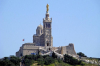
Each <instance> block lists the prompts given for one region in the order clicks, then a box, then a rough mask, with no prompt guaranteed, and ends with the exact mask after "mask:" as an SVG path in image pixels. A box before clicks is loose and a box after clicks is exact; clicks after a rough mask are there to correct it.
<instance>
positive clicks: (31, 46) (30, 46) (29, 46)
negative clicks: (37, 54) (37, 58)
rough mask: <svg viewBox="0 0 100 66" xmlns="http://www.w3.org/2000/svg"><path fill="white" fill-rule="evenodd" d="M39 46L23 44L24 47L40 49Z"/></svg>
mask: <svg viewBox="0 0 100 66" xmlns="http://www.w3.org/2000/svg"><path fill="white" fill-rule="evenodd" d="M38 48H39V46H34V45H33V44H27V45H24V46H23V49H38Z"/></svg>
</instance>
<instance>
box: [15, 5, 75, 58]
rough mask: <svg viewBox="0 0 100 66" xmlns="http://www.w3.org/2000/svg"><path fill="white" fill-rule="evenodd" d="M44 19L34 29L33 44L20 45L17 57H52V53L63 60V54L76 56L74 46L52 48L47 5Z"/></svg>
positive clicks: (50, 21)
mask: <svg viewBox="0 0 100 66" xmlns="http://www.w3.org/2000/svg"><path fill="white" fill-rule="evenodd" d="M46 7H47V10H46V14H45V18H43V26H42V25H41V24H40V25H39V26H38V27H37V29H36V34H34V35H33V43H25V44H22V46H21V47H20V49H19V51H17V52H16V56H17V57H21V56H25V55H31V54H34V55H36V54H40V55H50V56H51V55H52V53H53V52H54V53H55V54H56V55H57V57H60V58H63V55H64V54H69V55H71V56H77V54H76V52H75V50H74V44H72V43H70V44H69V45H68V46H61V47H53V37H52V18H49V12H48V11H49V5H48V4H47V6H46Z"/></svg>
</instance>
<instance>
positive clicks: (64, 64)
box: [31, 61, 98, 66]
mask: <svg viewBox="0 0 100 66" xmlns="http://www.w3.org/2000/svg"><path fill="white" fill-rule="evenodd" d="M83 63H84V62H83ZM84 64H85V65H84V66H98V65H94V64H87V63H84ZM31 66H41V65H38V63H37V61H35V62H34V63H33V64H32V65H31ZM43 66H74V65H70V64H68V63H64V62H62V63H59V62H57V61H56V62H55V63H52V64H50V65H43ZM76 66H82V65H76Z"/></svg>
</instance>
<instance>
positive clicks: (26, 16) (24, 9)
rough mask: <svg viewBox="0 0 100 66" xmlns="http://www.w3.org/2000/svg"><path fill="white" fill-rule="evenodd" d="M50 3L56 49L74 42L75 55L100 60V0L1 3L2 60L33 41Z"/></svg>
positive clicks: (0, 48) (15, 1)
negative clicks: (81, 54) (81, 53)
mask: <svg viewBox="0 0 100 66" xmlns="http://www.w3.org/2000/svg"><path fill="white" fill-rule="evenodd" d="M47 3H48V4H49V14H50V18H51V17H52V36H53V46H56V47H58V46H67V45H68V44H69V43H73V44H74V47H75V51H76V52H83V53H84V54H86V55H87V56H88V57H96V58H100V0H0V58H3V57H5V56H7V57H8V56H10V55H15V53H16V51H18V50H19V48H20V47H21V46H22V44H24V43H27V42H30V43H32V42H33V41H32V40H33V38H32V36H33V34H35V33H36V28H37V26H38V25H39V24H40V23H41V24H43V18H45V14H46V5H47ZM22 39H25V41H24V42H23V41H22Z"/></svg>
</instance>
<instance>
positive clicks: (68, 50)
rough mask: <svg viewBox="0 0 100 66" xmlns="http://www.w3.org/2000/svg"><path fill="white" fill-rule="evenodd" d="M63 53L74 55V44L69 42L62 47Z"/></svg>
mask: <svg viewBox="0 0 100 66" xmlns="http://www.w3.org/2000/svg"><path fill="white" fill-rule="evenodd" d="M63 54H71V55H76V52H75V50H74V45H73V44H69V45H68V46H64V47H63Z"/></svg>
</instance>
